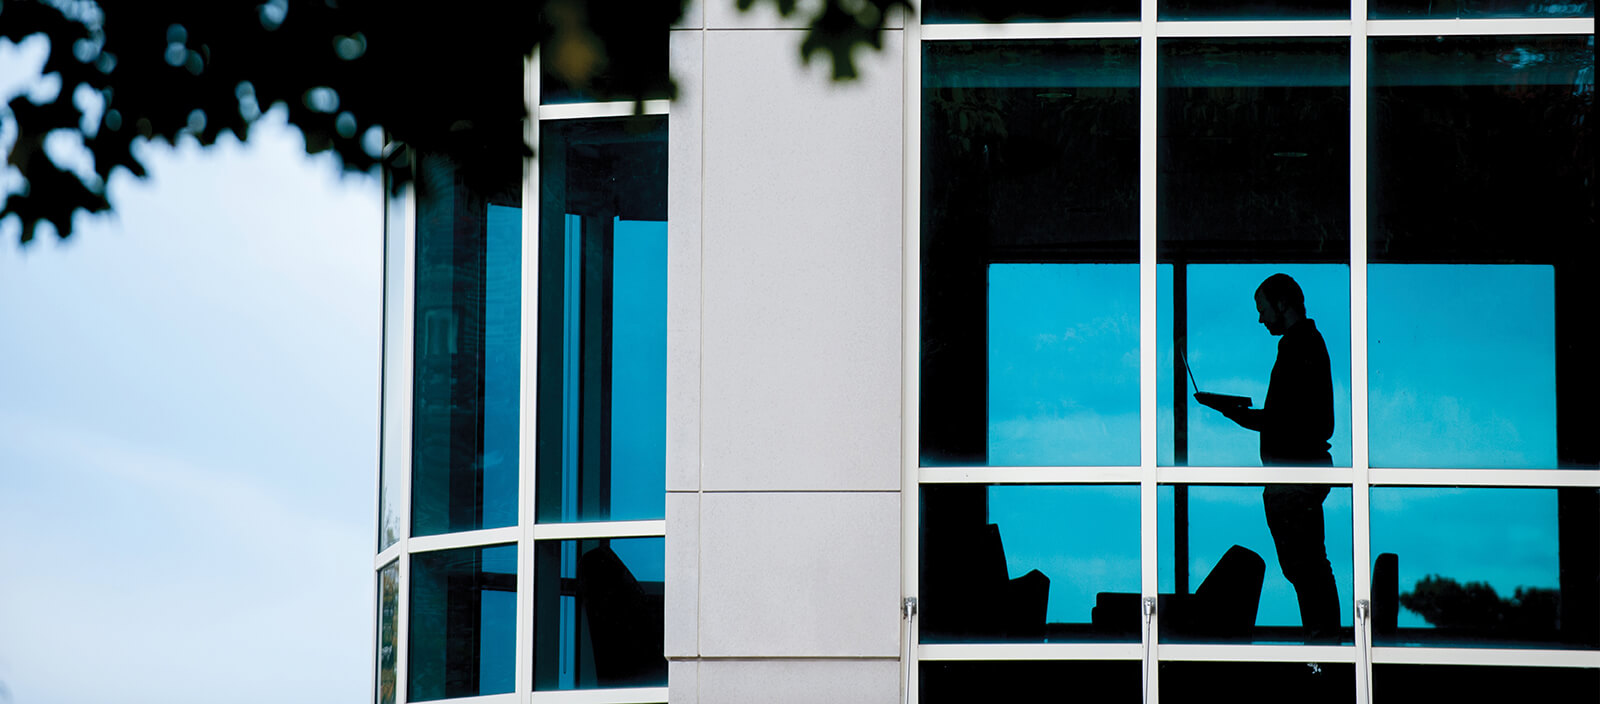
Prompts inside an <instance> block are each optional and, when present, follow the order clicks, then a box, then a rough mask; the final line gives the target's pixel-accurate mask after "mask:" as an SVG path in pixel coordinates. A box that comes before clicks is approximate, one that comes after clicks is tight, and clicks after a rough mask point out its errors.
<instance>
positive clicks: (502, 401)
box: [411, 135, 522, 535]
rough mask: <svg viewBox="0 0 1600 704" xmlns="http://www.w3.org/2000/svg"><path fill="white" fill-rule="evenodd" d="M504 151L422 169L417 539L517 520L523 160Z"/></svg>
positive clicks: (431, 160)
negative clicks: (495, 156)
mask: <svg viewBox="0 0 1600 704" xmlns="http://www.w3.org/2000/svg"><path fill="white" fill-rule="evenodd" d="M518 137H519V136H516V135H513V136H511V137H510V139H508V143H510V144H513V145H515V144H517V142H515V141H510V140H514V139H518ZM506 155H507V156H505V157H503V158H499V159H495V158H491V157H485V156H483V155H482V154H478V153H464V154H460V155H443V154H422V155H420V156H419V157H418V161H417V180H416V192H417V225H416V227H417V245H416V246H417V250H416V251H417V254H416V257H417V262H416V277H417V278H416V320H415V329H414V335H415V341H414V347H415V355H414V364H415V377H416V381H415V399H414V405H413V409H414V412H413V416H412V418H413V421H412V422H413V426H412V433H413V435H412V463H413V464H412V473H411V534H412V535H435V534H439V533H447V532H454V531H464V530H476V529H479V528H495V527H500V526H509V525H513V524H515V523H516V522H517V458H518V443H517V433H518V425H519V423H518V407H519V392H520V372H519V370H520V367H521V324H520V321H521V317H522V313H521V307H522V304H521V301H522V284H521V260H522V255H521V250H522V211H521V193H522V168H521V167H522V164H521V159H519V158H517V156H516V151H515V149H511V150H508V151H507V152H506Z"/></svg>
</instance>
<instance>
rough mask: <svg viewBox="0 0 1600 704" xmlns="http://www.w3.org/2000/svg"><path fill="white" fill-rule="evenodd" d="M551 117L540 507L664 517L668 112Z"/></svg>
mask: <svg viewBox="0 0 1600 704" xmlns="http://www.w3.org/2000/svg"><path fill="white" fill-rule="evenodd" d="M542 129H543V137H542V141H541V143H540V144H541V146H540V152H539V169H540V172H539V173H540V177H539V178H540V190H541V205H540V226H539V250H540V251H539V308H540V310H539V326H540V328H539V392H538V393H539V400H538V403H539V414H538V419H539V427H538V497H539V498H538V515H537V519H538V520H539V521H540V522H572V521H603V520H643V519H660V518H663V517H664V516H665V513H666V432H667V430H666V413H667V411H666V408H667V401H666V394H667V390H666V364H667V361H666V360H667V344H666V339H667V332H666V325H667V312H666V299H667V249H666V247H667V222H666V219H667V201H666V186H667V156H666V155H667V142H666V140H667V124H666V120H665V119H662V118H639V119H637V120H628V119H621V120H591V121H583V122H576V121H560V122H557V123H546V124H545V125H544V126H543V127H542Z"/></svg>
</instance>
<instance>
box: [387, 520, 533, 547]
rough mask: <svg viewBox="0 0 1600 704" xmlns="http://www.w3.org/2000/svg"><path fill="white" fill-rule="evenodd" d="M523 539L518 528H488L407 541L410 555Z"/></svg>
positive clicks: (499, 543)
mask: <svg viewBox="0 0 1600 704" xmlns="http://www.w3.org/2000/svg"><path fill="white" fill-rule="evenodd" d="M520 537H522V529H520V528H518V527H516V526H507V527H505V528H486V529H484V530H469V531H463V532H460V533H445V534H444V535H425V536H422V537H419V538H410V539H407V540H406V551H407V552H410V553H419V552H432V551H434V550H449V549H452V548H476V547H483V546H486V545H501V544H505V543H515V542H517V539H518V538H520Z"/></svg>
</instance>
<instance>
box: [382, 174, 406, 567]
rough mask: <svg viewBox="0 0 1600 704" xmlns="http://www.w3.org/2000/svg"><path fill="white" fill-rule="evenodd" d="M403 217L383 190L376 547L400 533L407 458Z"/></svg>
mask: <svg viewBox="0 0 1600 704" xmlns="http://www.w3.org/2000/svg"><path fill="white" fill-rule="evenodd" d="M407 218H408V215H407V209H406V197H405V193H404V192H401V193H392V192H391V193H389V195H388V199H387V200H386V202H385V204H384V210H383V415H382V417H381V423H382V433H383V438H382V448H383V449H382V453H383V454H382V456H381V457H380V458H379V468H380V472H379V477H378V552H383V550H384V549H385V548H387V547H389V546H390V545H393V544H394V542H395V541H396V540H399V539H400V537H401V534H400V516H401V515H402V514H401V513H400V512H401V511H403V510H404V509H405V506H404V505H403V504H402V503H401V501H400V479H401V473H402V472H405V471H406V470H407V468H408V466H409V460H410V457H408V456H407V454H406V448H405V444H404V443H403V442H401V440H402V436H401V434H400V431H399V428H400V427H404V426H403V424H402V422H401V421H402V420H403V415H404V413H405V412H406V409H405V408H404V406H403V404H402V403H401V401H402V399H404V393H403V392H404V390H405V388H406V386H407V385H408V384H410V383H411V379H410V378H409V377H408V376H407V375H406V373H405V372H406V370H405V369H403V368H402V367H400V366H398V365H399V363H400V357H401V355H402V354H404V345H405V340H404V338H403V337H402V335H401V327H402V325H403V323H404V322H405V321H404V313H405V300H404V296H405V275H406V271H405V261H406V258H405V230H406V220H407Z"/></svg>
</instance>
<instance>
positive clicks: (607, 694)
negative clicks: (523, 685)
mask: <svg viewBox="0 0 1600 704" xmlns="http://www.w3.org/2000/svg"><path fill="white" fill-rule="evenodd" d="M666 700H667V688H666V687H630V688H627V689H571V690H566V691H559V692H557V691H552V692H534V693H533V701H534V702H536V703H537V704H653V703H654V702H664V701H666Z"/></svg>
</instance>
